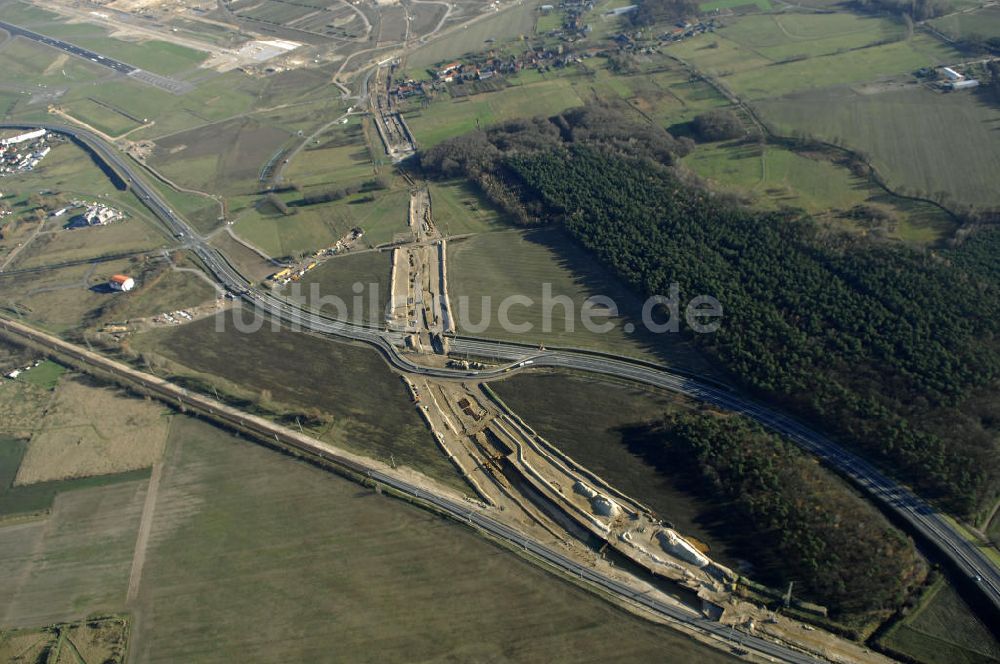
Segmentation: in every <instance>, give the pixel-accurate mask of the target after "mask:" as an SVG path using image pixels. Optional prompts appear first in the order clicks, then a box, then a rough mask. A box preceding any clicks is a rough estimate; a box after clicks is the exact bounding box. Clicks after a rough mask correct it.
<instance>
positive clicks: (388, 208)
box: [234, 189, 409, 257]
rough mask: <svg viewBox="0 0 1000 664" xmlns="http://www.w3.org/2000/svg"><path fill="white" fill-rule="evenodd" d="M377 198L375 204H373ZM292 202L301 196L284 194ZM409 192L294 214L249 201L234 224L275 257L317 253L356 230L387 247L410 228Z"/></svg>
mask: <svg viewBox="0 0 1000 664" xmlns="http://www.w3.org/2000/svg"><path fill="white" fill-rule="evenodd" d="M369 196H373V197H374V200H369ZM282 198H284V199H286V200H287V201H294V200H297V199H299V198H301V195H300V194H297V193H294V192H293V193H291V194H282ZM408 201H409V193H408V192H407V191H406V190H405V189H390V190H385V191H375V192H372V193H371V194H355V195H352V196H348V197H346V198H343V199H341V200H339V201H336V202H333V203H322V204H316V205H309V206H305V207H295V208H292V209H293V210H295V214H294V215H293V216H283V215H281V214H276V213H269V212H267V211H265V210H263V209H261V207H260V206H257V205H256V203H257V202H258V200H257V199H256V198H255V199H246V200H241V201H238V202H237V204H245V205H246V207H244V208H242V210H241V211H240V212H239V213H238V214H239V216H238V220H237V221H236V223H235V225H234V229H235V231H236V232H237V234H238V235H239V236H240V237H242V238H244V239H246V240H247V241H248V242H250V243H251V244H253V245H254V246H256V247H259V248H260V249H262V250H263V251H264V252H266V253H267V254H268V255H271V256H275V257H284V256H295V255H297V254H305V253H312V252H314V251H316V250H318V249H324V248H326V247H329V246H331V245H333V244H334V243H335V242H336V241H337V240H339V239H340V238H342V237H343V236H344V235H346V234H347V233H349V232H350V231H351V229H352V228H354V227H355V226H358V227H360V228H361V229H362V230H364V231H365V237H363V238H362V239H361V242H362V243H365V244H367V245H369V246H373V245H376V244H383V243H385V242H389V241H391V240H392V239H393V236H394V235H396V234H397V233H401V232H404V231H405V230H406V210H407V205H408Z"/></svg>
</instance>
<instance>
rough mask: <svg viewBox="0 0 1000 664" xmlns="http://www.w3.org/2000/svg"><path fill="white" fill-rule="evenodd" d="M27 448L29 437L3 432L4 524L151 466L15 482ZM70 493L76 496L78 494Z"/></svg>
mask: <svg viewBox="0 0 1000 664" xmlns="http://www.w3.org/2000/svg"><path fill="white" fill-rule="evenodd" d="M27 448H28V443H27V441H24V440H17V439H14V438H10V437H7V436H3V435H0V524H3V519H4V518H6V517H11V516H15V517H16V516H18V515H28V514H38V513H42V512H46V511H48V510H50V509H52V506H53V501H55V499H56V496H58V495H60V494H64V493H66V492H71V491H72V492H75V491H77V490H83V489H89V490H94V489H97V488H99V487H104V486H110V485H114V484H121V483H123V482H134V481H136V480H141V479H144V478H146V477H149V470H148V469H147V470H136V471H131V472H127V473H117V474H114V475H101V476H98V477H82V478H78V479H71V480H59V481H54V482H37V483H35V484H26V485H22V486H13V482H14V477H15V476H16V475H17V469H18V466H20V465H21V459H22V458H24V454H25V452H26V451H27ZM69 495H70V496H71V497H72V496H75V495H76V494H75V493H71V494H69ZM3 533H4V528H3V526H2V525H0V542H2V541H3V537H4V535H3ZM0 557H2V554H0ZM0 565H2V563H0ZM0 595H2V593H0ZM0 603H2V598H0ZM2 615H3V614H2V611H0V626H6V623H4V622H2Z"/></svg>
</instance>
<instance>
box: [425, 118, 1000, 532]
mask: <svg viewBox="0 0 1000 664" xmlns="http://www.w3.org/2000/svg"><path fill="white" fill-rule="evenodd" d="M689 149H690V144H689V143H686V142H685V141H684V140H675V139H674V138H673V137H671V136H670V135H669V134H668V133H667V132H666V131H665V130H663V129H662V128H659V127H655V126H653V125H651V124H648V123H645V124H644V123H643V122H642V121H641V120H637V119H635V118H633V117H631V116H630V115H629V114H628V113H623V112H618V111H616V110H615V109H613V108H611V109H609V108H604V107H597V108H594V107H589V108H583V109H574V110H572V111H568V112H566V113H564V114H562V115H560V116H557V117H555V118H551V119H533V120H527V121H523V122H515V123H508V124H506V125H500V126H498V127H495V128H491V129H488V130H486V131H476V132H472V133H471V134H467V135H465V136H462V137H458V138H456V139H453V140H452V141H450V142H446V143H443V144H440V145H438V146H436V147H435V148H433V149H431V150H429V151H428V152H427V153H425V154H424V155H422V157H421V163H422V165H423V166H424V168H425V169H427V170H428V171H429V172H430V173H438V174H441V175H444V176H454V175H458V174H464V175H465V176H467V177H469V178H470V179H472V180H473V181H474V182H476V183H478V184H479V186H480V187H481V188H482V190H483V191H484V193H485V194H486V195H487V196H488V197H489V198H491V199H492V200H493V201H495V202H497V203H499V204H500V205H502V206H504V207H505V208H506V209H508V210H509V211H510V212H511V214H512V215H513V217H514V218H515V219H516V220H517V221H518V222H519V223H522V224H542V223H546V224H557V225H560V226H561V227H562V228H563V229H564V230H565V231H566V232H567V233H568V234H569V235H570V236H572V237H573V238H574V239H575V240H576V241H577V242H579V243H580V244H581V245H583V246H584V247H585V248H586V249H588V250H589V251H590V252H592V254H593V255H594V257H595V258H596V259H597V260H599V261H600V262H601V263H603V264H605V265H606V266H608V267H610V268H611V269H612V270H613V271H614V272H615V273H617V275H618V276H619V277H620V278H621V279H623V280H624V281H625V282H627V283H628V284H630V285H631V286H632V287H633V288H634V289H635V290H636V291H638V292H639V293H641V294H643V295H646V296H648V295H657V294H667V292H668V289H669V288H670V285H671V284H672V283H677V284H678V285H679V287H680V295H681V301H687V300H688V299H690V298H691V297H694V296H697V295H702V294H705V295H711V296H713V297H715V298H717V299H718V300H720V301H721V302H722V304H723V307H724V318H723V324H722V326H721V328H720V329H719V330H718V331H717V332H715V333H713V334H692V333H691V332H690V331H688V332H687V333H688V334H689V335H690V336H691V338H692V340H693V341H694V342H695V344H696V345H697V346H698V347H699V348H700V349H701V350H702V351H703V352H704V353H705V354H707V355H708V356H709V357H711V358H713V359H714V360H715V361H716V362H717V363H718V364H720V365H721V366H723V367H724V368H725V369H727V370H728V372H729V374H730V375H731V377H732V380H733V381H734V382H735V383H737V384H738V385H740V386H742V387H743V388H744V389H745V390H746V391H747V392H749V393H750V394H751V395H753V396H755V397H757V398H760V399H761V400H763V401H766V402H768V403H770V404H771V405H772V406H776V407H779V408H781V409H783V410H785V411H787V412H790V413H791V414H793V415H796V416H798V417H800V418H802V419H803V420H805V421H807V422H809V423H810V424H811V425H812V426H814V427H815V428H817V429H819V430H822V431H823V432H824V433H826V434H828V435H830V436H832V437H833V438H835V439H837V440H839V441H840V442H841V443H843V444H845V445H846V446H848V447H851V448H852V449H854V450H855V451H858V452H860V453H861V454H863V455H864V456H866V457H868V458H870V459H872V460H874V461H875V462H877V463H879V464H880V465H881V466H882V467H884V468H886V469H887V470H888V471H889V472H890V473H892V474H893V475H894V476H895V477H897V478H898V479H900V480H903V481H904V482H906V483H908V484H910V485H911V486H913V487H914V488H915V489H916V490H917V491H918V492H919V493H920V494H921V495H923V496H924V497H926V498H928V499H930V500H932V501H934V502H936V503H937V504H939V505H940V506H942V507H944V508H945V509H947V510H948V511H950V512H952V513H954V514H957V515H960V516H963V517H969V516H972V515H974V514H975V513H977V512H978V511H980V510H982V509H983V508H984V507H985V506H986V505H987V504H989V503H990V501H991V500H994V499H995V498H996V496H997V494H998V489H1000V454H998V452H1000V450H998V442H997V439H998V436H997V434H998V429H1000V399H998V398H997V388H998V378H1000V353H998V344H997V341H998V340H997V338H996V334H997V326H998V324H1000V278H998V275H997V267H996V255H997V254H996V253H995V251H993V249H994V248H995V247H996V244H997V240H996V237H995V236H994V235H989V234H985V233H984V234H980V235H974V236H973V237H971V238H968V239H967V240H966V242H965V243H964V244H962V245H961V246H958V247H954V248H946V249H935V250H915V249H910V248H907V247H905V246H903V245H897V244H891V243H888V242H874V241H870V240H865V239H858V238H856V237H854V236H848V235H838V234H834V233H832V232H830V231H828V230H825V229H823V228H821V227H820V226H819V225H818V224H816V223H815V222H814V221H813V220H811V219H810V218H809V217H808V216H806V215H804V214H801V213H799V212H796V211H788V210H786V211H782V212H759V211H753V210H749V209H746V208H743V207H740V206H738V205H737V204H735V203H734V202H732V201H729V200H726V199H725V197H723V196H720V195H717V194H715V193H713V192H711V191H708V190H707V189H705V188H704V187H703V186H701V185H700V184H699V182H698V181H697V180H696V179H695V178H693V176H690V175H688V174H687V173H685V172H684V170H683V169H682V168H680V167H678V166H676V164H675V162H676V157H677V155H679V154H683V153H684V152H685V151H686V150H689Z"/></svg>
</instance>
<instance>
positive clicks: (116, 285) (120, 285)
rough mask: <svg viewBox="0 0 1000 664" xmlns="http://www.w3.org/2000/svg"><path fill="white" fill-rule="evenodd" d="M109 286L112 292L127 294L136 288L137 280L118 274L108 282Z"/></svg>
mask: <svg viewBox="0 0 1000 664" xmlns="http://www.w3.org/2000/svg"><path fill="white" fill-rule="evenodd" d="M108 286H111V289H112V290H116V291H121V292H123V293H127V292H129V291H130V290H132V289H133V288H135V279H133V278H132V277H128V276H126V275H124V274H116V275H115V276H113V277H111V279H109V280H108Z"/></svg>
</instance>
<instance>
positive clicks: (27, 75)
mask: <svg viewBox="0 0 1000 664" xmlns="http://www.w3.org/2000/svg"><path fill="white" fill-rule="evenodd" d="M0 18H3V14H2V12H0ZM0 58H2V59H3V70H2V71H0V80H3V81H9V82H11V83H15V84H18V86H19V87H20V86H21V85H26V84H34V85H36V86H37V85H38V84H43V85H66V84H82V83H91V82H93V81H95V80H98V79H100V78H104V77H107V76H109V73H108V70H106V69H105V68H104V67H99V66H98V65H95V64H92V63H91V62H89V61H87V60H81V59H80V58H72V57H69V56H66V55H64V54H60V53H59V51H55V50H53V49H50V48H48V47H46V46H42V45H41V44H37V43H36V42H33V41H29V40H27V39H23V38H21V37H18V38H16V39H9V40H7V41H5V42H3V44H0ZM42 110H43V111H44V110H45V109H44V106H43V108H42Z"/></svg>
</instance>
